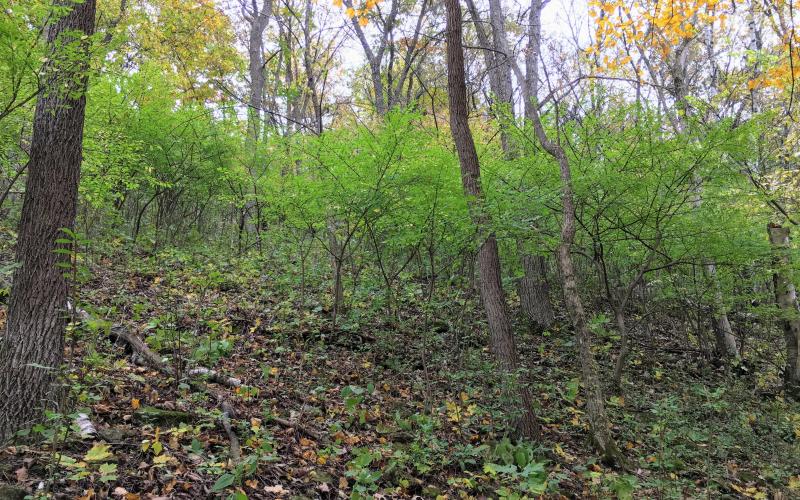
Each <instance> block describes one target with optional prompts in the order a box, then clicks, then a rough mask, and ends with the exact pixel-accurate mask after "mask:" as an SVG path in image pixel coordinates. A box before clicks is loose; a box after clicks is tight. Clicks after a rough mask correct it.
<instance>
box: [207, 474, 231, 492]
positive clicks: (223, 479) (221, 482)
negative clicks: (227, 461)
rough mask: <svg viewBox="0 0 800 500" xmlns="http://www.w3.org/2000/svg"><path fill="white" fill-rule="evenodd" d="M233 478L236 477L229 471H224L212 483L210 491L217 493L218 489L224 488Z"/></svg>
mask: <svg viewBox="0 0 800 500" xmlns="http://www.w3.org/2000/svg"><path fill="white" fill-rule="evenodd" d="M235 479H236V477H235V476H234V475H233V474H230V473H227V472H226V473H225V474H223V475H221V476H219V479H217V482H216V483H214V486H212V487H211V491H212V492H213V493H219V492H220V491H222V490H224V489H225V488H227V487H228V486H230V485H232V484H233V481H234V480H235Z"/></svg>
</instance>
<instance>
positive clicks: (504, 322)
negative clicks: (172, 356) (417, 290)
mask: <svg viewBox="0 0 800 500" xmlns="http://www.w3.org/2000/svg"><path fill="white" fill-rule="evenodd" d="M445 6H446V8H447V88H448V98H449V103H450V131H451V133H452V135H453V142H454V143H455V146H456V150H457V152H458V158H459V161H460V164H461V180H462V183H463V186H464V194H465V195H466V196H467V197H468V198H469V199H470V215H471V217H472V219H473V222H474V223H475V225H476V226H477V228H478V232H479V234H481V235H482V234H484V233H486V232H487V231H490V222H491V221H490V220H489V219H488V215H487V212H486V211H485V210H482V207H481V206H480V205H481V204H482V203H483V193H482V190H481V184H480V164H479V163H478V154H477V152H476V150H475V143H474V142H473V138H472V132H471V131H470V129H469V122H468V118H467V117H468V108H467V87H466V80H465V74H464V49H463V46H462V41H461V40H462V38H461V29H462V26H461V7H460V6H459V3H458V0H446V1H445ZM478 272H479V274H480V291H481V298H482V299H483V306H484V309H485V311H486V319H487V322H488V324H489V336H490V344H491V350H492V352H493V354H494V355H495V357H496V358H497V361H498V363H499V365H500V368H501V369H502V371H503V377H504V378H505V379H508V378H509V377H513V376H514V375H516V372H517V370H518V368H519V359H518V355H517V347H516V343H515V341H514V335H513V332H512V328H511V321H510V319H509V317H508V307H507V305H506V299H505V294H504V292H503V284H502V281H501V271H500V255H499V251H498V247H497V240H496V238H495V236H494V234H492V233H489V234H488V235H487V236H486V239H485V241H484V242H483V244H482V245H481V246H480V250H479V252H478ZM504 382H505V383H506V384H507V383H508V380H506V381H504ZM517 383H518V388H519V389H518V391H519V392H518V396H519V397H518V400H517V408H515V413H517V414H518V416H517V422H516V428H517V432H518V433H519V434H520V435H522V436H524V437H529V438H530V437H535V436H538V434H539V425H538V423H537V419H536V416H535V415H534V413H533V400H532V398H531V395H530V392H529V391H528V388H527V387H526V386H525V385H524V384H523V383H519V382H517Z"/></svg>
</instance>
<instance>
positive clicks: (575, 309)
mask: <svg viewBox="0 0 800 500" xmlns="http://www.w3.org/2000/svg"><path fill="white" fill-rule="evenodd" d="M543 6H544V2H543V0H532V2H531V9H530V17H529V32H528V39H529V40H528V43H529V46H528V50H529V51H531V53H532V55H531V56H530V57H529V58H528V61H529V64H531V67H530V68H528V71H529V75H530V77H531V78H530V85H531V86H530V89H531V98H535V97H536V93H537V91H538V81H539V76H538V64H539V60H540V58H541V55H540V54H541V52H540V50H541V32H542V21H541V15H542V8H543ZM531 116H532V125H533V128H534V132H535V133H536V137H537V139H538V140H539V143H540V144H541V145H542V148H543V149H544V150H545V151H547V152H548V153H549V154H550V155H551V156H552V157H553V158H554V159H555V160H556V161H557V162H558V166H559V170H560V173H561V203H562V212H563V221H562V225H561V243H560V244H559V246H558V264H559V267H560V268H561V280H562V283H563V288H564V301H565V303H566V306H567V311H568V312H569V316H570V319H571V320H572V326H573V328H574V329H575V335H576V337H577V341H578V355H579V358H580V363H581V378H582V381H583V387H584V390H585V394H586V416H587V417H588V418H589V425H590V426H591V429H592V437H593V439H594V443H595V445H596V446H597V448H598V450H599V451H600V453H602V455H603V457H604V458H605V459H606V460H608V461H609V462H614V463H619V464H622V465H625V464H626V461H625V457H624V456H623V455H622V452H621V451H620V449H619V447H617V443H616V441H615V440H614V437H613V436H612V435H611V423H610V422H609V420H608V416H607V415H606V409H605V397H604V396H603V388H602V386H601V385H600V380H599V378H598V374H597V362H596V361H595V358H594V353H593V352H592V332H591V330H590V329H589V325H588V324H587V322H586V312H585V311H584V309H583V302H582V300H581V296H580V292H579V290H578V280H577V278H576V277H575V268H574V265H573V262H572V254H571V250H572V244H573V242H574V240H575V231H576V228H575V201H574V196H573V191H572V170H571V168H570V164H569V159H568V158H567V155H566V153H565V152H564V148H563V147H562V146H561V144H560V143H558V142H555V141H552V140H550V138H549V137H548V136H547V133H546V132H545V130H544V126H543V125H542V120H541V118H540V116H539V110H538V109H537V108H536V107H535V106H533V107H532V108H531Z"/></svg>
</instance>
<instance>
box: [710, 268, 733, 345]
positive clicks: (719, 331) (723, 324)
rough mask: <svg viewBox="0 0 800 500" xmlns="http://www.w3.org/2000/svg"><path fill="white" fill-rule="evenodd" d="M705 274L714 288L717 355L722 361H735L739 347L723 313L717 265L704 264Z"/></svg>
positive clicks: (726, 315)
mask: <svg viewBox="0 0 800 500" xmlns="http://www.w3.org/2000/svg"><path fill="white" fill-rule="evenodd" d="M706 274H707V275H708V277H709V278H710V279H711V284H712V286H713V287H714V302H713V304H712V306H713V307H714V340H715V343H716V348H717V354H718V355H719V356H721V357H722V358H723V359H735V358H738V357H739V347H738V346H737V345H736V337H734V336H733V328H731V322H730V321H728V313H727V312H725V305H724V302H725V301H724V297H723V296H722V289H721V288H720V286H719V278H717V265H716V264H715V263H714V262H711V263H709V264H706Z"/></svg>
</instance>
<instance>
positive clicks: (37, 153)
mask: <svg viewBox="0 0 800 500" xmlns="http://www.w3.org/2000/svg"><path fill="white" fill-rule="evenodd" d="M56 5H57V6H67V7H71V10H70V11H69V12H68V13H67V14H66V15H65V16H64V17H62V18H61V19H59V20H58V21H57V22H56V23H55V24H54V25H53V26H51V28H50V29H49V31H48V34H47V43H48V46H49V48H50V52H51V55H54V57H50V62H49V63H47V65H46V66H45V68H44V70H43V71H44V82H45V83H44V85H45V87H44V92H43V94H42V95H41V97H40V98H39V101H38V102H37V104H36V111H35V115H34V124H33V138H32V142H31V156H30V163H29V166H28V180H27V183H26V193H25V200H24V202H23V205H22V216H21V219H20V227H19V239H18V241H17V262H19V264H20V267H19V268H18V269H17V271H16V272H15V273H14V282H13V286H12V289H11V297H10V299H9V309H8V323H7V329H6V332H5V336H4V337H3V338H2V339H1V340H0V394H2V395H3V397H2V401H0V442H2V441H4V440H6V439H8V438H10V437H11V436H12V435H13V434H14V432H16V431H17V430H19V429H21V428H24V427H26V426H28V425H29V424H31V423H32V422H33V421H35V420H37V419H38V417H39V414H40V412H41V411H42V409H44V408H45V407H48V406H51V405H52V396H53V385H52V382H53V380H54V378H55V374H56V370H58V368H59V365H60V364H61V362H62V360H63V356H64V328H65V326H66V322H67V315H66V310H65V309H66V305H67V293H68V282H67V279H66V278H65V276H64V274H65V269H63V268H62V267H60V266H59V264H68V263H69V255H68V254H66V253H60V252H57V250H63V249H67V248H68V245H64V244H58V243H56V240H57V239H59V238H64V237H65V236H66V235H65V234H64V233H63V231H62V229H64V228H72V227H73V225H74V223H75V214H76V206H77V198H78V180H79V177H80V167H81V155H82V141H83V122H84V114H85V108H86V96H85V90H86V84H87V74H86V72H87V69H88V61H87V59H88V51H87V48H88V47H87V43H86V42H84V41H82V40H81V39H80V38H78V35H76V33H80V34H85V35H91V34H92V33H93V32H94V17H95V0H83V1H82V2H77V1H75V0H64V1H57V2H56ZM66 45H77V46H79V47H80V48H79V50H77V51H75V52H73V51H72V50H70V51H68V53H69V54H71V55H70V56H66V55H63V54H57V55H55V54H53V53H54V52H55V51H56V50H59V49H63V48H64V47H65V46H66ZM78 57H82V58H84V59H83V60H76V58H78Z"/></svg>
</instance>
